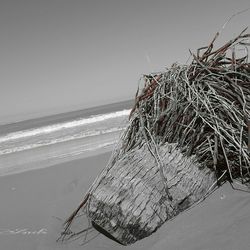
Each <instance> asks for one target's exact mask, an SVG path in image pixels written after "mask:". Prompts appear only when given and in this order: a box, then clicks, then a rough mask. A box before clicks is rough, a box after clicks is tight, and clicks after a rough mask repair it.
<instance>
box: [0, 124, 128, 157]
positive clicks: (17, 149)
mask: <svg viewBox="0 0 250 250" xmlns="http://www.w3.org/2000/svg"><path fill="white" fill-rule="evenodd" d="M124 129H125V127H122V126H121V127H113V128H108V129H104V130H93V131H86V132H84V131H82V132H80V133H76V134H73V135H66V136H61V137H58V138H51V139H47V138H46V137H45V138H44V140H39V141H37V142H33V143H29V142H28V141H27V142H25V143H24V144H21V145H19V146H18V145H16V146H9V147H6V146H5V147H3V146H2V149H1V147H0V155H5V154H11V153H16V152H20V151H24V150H29V149H34V148H38V147H42V146H49V145H53V144H57V143H62V142H68V141H72V140H77V139H83V138H87V137H94V136H99V135H105V134H109V133H119V132H121V131H122V130H124ZM33 140H34V139H33ZM17 144H18V143H17Z"/></svg>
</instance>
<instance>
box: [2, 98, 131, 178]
mask: <svg viewBox="0 0 250 250" xmlns="http://www.w3.org/2000/svg"><path fill="white" fill-rule="evenodd" d="M132 105H133V101H132V100H129V101H124V102H118V103H112V104H108V105H103V106H98V107H93V108H88V109H84V110H77V111H73V112H67V113H62V114H56V115H53V116H47V117H41V118H36V119H32V120H26V121H20V122H16V123H11V124H5V125H1V126H0V176H3V175H9V174H16V173H20V172H24V171H28V170H34V169H38V168H45V167H49V166H52V165H55V164H59V163H62V162H66V161H71V160H74V159H79V158H84V157H86V156H90V155H93V154H98V153H100V152H107V151H112V149H113V148H114V147H115V145H116V143H117V141H118V140H119V138H120V136H121V134H122V132H123V131H124V129H125V128H126V126H127V124H128V116H129V113H130V111H131V107H132Z"/></svg>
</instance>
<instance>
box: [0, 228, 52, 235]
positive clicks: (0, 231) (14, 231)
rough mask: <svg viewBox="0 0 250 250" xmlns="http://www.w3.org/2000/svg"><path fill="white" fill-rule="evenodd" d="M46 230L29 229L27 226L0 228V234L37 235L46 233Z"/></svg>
mask: <svg viewBox="0 0 250 250" xmlns="http://www.w3.org/2000/svg"><path fill="white" fill-rule="evenodd" d="M47 233H48V230H47V229H46V228H41V229H39V230H30V229H28V228H16V229H1V228H0V235H16V234H21V235H39V234H47Z"/></svg>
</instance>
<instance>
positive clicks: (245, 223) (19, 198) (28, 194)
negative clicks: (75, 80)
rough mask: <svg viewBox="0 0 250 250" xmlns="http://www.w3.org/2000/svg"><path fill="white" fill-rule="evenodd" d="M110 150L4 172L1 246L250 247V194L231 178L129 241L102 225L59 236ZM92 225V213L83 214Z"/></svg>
mask: <svg viewBox="0 0 250 250" xmlns="http://www.w3.org/2000/svg"><path fill="white" fill-rule="evenodd" d="M110 154H111V153H110V152H108V153H104V154H99V155H96V156H91V157H87V158H84V159H78V160H74V161H71V162H66V163H61V164H58V165H55V166H52V167H50V168H45V169H38V170H33V171H28V172H24V173H20V174H15V175H9V176H2V177H0V179H1V180H0V190H1V192H0V198H1V205H0V207H1V209H0V212H1V217H0V230H1V231H0V249H1V250H2V249H3V250H15V249H18V250H54V249H58V250H59V249H63V250H66V249H72V250H76V249H86V250H90V249H91V250H94V249H112V250H116V249H148V250H149V249H150V250H151V249H152V250H153V249H154V250H163V249H170V250H181V249H185V250H189V249H190V250H195V249H197V250H198V249H199V250H200V249H202V250H204V249H206V250H208V249H210V250H219V249H220V250H228V249H231V250H236V249H240V250H247V249H249V248H250V240H249V234H250V227H249V225H250V194H249V193H247V192H243V191H239V190H233V189H232V187H231V186H230V185H229V184H225V185H223V186H222V187H221V188H219V189H217V190H216V191H215V192H214V193H213V194H212V195H211V196H209V197H208V198H207V199H206V200H205V201H203V202H202V203H200V204H198V205H197V206H195V207H193V208H191V209H190V210H188V211H186V212H183V213H182V214H180V215H179V216H177V217H176V218H175V219H173V220H172V221H169V222H167V223H165V224H164V225H163V226H162V227H161V228H160V229H159V230H158V231H157V232H156V233H154V234H153V235H151V236H150V237H147V238H145V239H143V240H141V241H139V242H136V243H135V244H133V245H131V246H127V247H124V246H122V245H119V244H118V243H116V242H114V241H112V240H111V239H109V238H107V237H106V236H104V235H102V234H99V233H98V232H97V231H95V230H94V231H92V232H91V233H89V235H88V236H87V237H88V240H89V241H88V242H85V244H84V245H82V243H83V237H82V238H80V239H79V240H76V241H73V242H67V243H61V242H57V241H56V240H57V238H58V236H59V235H60V232H61V226H62V222H63V221H64V220H65V218H67V216H69V215H70V213H71V212H72V211H73V210H74V209H75V208H76V207H77V205H78V204H79V203H80V202H81V200H82V198H83V195H84V193H85V192H86V191H87V189H88V187H89V185H91V183H92V182H93V180H94V179H95V177H96V176H97V175H98V174H99V173H100V172H101V170H102V169H103V168H104V166H105V165H106V164H107V162H108V159H109V157H110ZM82 225H83V226H86V225H87V219H86V218H83V219H82Z"/></svg>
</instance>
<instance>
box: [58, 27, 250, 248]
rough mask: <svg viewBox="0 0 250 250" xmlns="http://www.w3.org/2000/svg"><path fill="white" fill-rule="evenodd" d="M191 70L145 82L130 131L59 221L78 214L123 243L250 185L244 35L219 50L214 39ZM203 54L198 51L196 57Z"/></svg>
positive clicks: (249, 93)
mask: <svg viewBox="0 0 250 250" xmlns="http://www.w3.org/2000/svg"><path fill="white" fill-rule="evenodd" d="M217 36H218V34H217V35H216V36H215V38H214V39H213V41H212V42H211V43H210V44H209V45H208V46H207V47H204V48H201V49H198V50H197V54H196V55H194V54H192V55H193V61H192V62H191V64H190V65H178V64H173V65H172V67H171V68H170V69H166V71H165V72H160V73H155V74H151V75H147V76H144V77H143V80H144V86H143V88H142V89H138V92H137V94H136V99H135V105H134V108H133V109H132V111H131V115H130V121H129V124H128V127H127V129H126V131H125V132H124V134H123V135H122V137H121V138H120V142H119V144H118V146H117V148H116V150H115V151H114V153H113V155H112V157H111V160H110V162H109V164H108V165H107V166H106V168H105V169H104V170H103V172H102V174H101V175H100V176H99V177H98V178H97V179H96V181H95V182H94V183H93V185H92V186H91V188H90V189H89V191H88V192H87V194H86V196H85V198H84V200H83V202H82V203H81V204H80V206H79V207H78V209H77V210H76V211H75V212H74V213H73V214H72V215H71V216H70V218H69V219H68V220H67V221H66V223H65V230H64V232H63V233H62V239H67V238H72V237H74V236H75V235H77V236H78V235H79V234H80V233H81V232H84V230H82V231H80V232H78V233H73V232H72V231H71V230H70V228H71V224H72V222H73V221H74V220H76V219H77V218H80V217H78V216H77V215H78V213H79V211H80V210H84V211H85V213H86V215H87V216H88V218H89V219H90V220H91V221H92V222H93V224H94V225H96V226H98V227H100V228H102V230H104V231H105V232H107V233H108V234H109V235H111V236H112V237H113V238H114V239H116V240H117V241H119V242H120V243H122V244H124V245H128V244H131V243H133V242H135V241H137V240H139V239H142V238H144V237H146V236H148V235H150V234H152V233H153V232H154V231H155V230H156V229H157V228H159V227H160V226H161V225H162V224H163V223H164V222H166V221H167V220H169V219H170V218H172V217H174V216H176V215H177V214H179V213H180V212H182V211H183V210H185V209H187V208H189V207H190V206H191V205H193V204H194V203H196V202H197V201H198V200H201V199H202V198H204V197H205V196H206V195H207V194H208V193H209V191H210V190H211V189H212V188H213V187H214V186H216V185H217V184H219V183H222V182H224V181H227V180H228V181H231V182H232V181H233V180H235V179H239V180H240V181H241V182H242V183H245V184H246V183H249V180H250V157H249V156H250V153H249V151H248V120H249V118H250V64H249V62H248V52H247V49H246V50H245V51H246V55H244V56H242V57H239V58H238V57H237V56H236V55H237V52H238V47H242V46H243V48H247V46H249V45H250V43H249V41H248V40H249V37H250V34H245V30H244V31H243V32H241V33H240V35H239V36H237V37H236V38H234V39H233V40H231V41H229V42H228V43H226V44H225V45H224V46H222V47H221V48H219V49H217V50H213V47H214V41H215V39H216V38H217ZM202 50H204V52H203V53H201V51H202Z"/></svg>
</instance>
